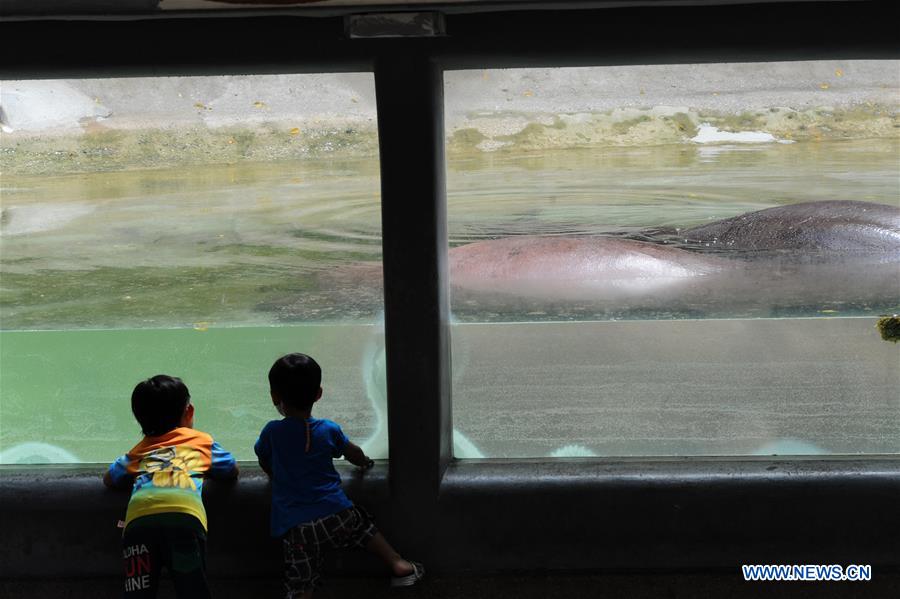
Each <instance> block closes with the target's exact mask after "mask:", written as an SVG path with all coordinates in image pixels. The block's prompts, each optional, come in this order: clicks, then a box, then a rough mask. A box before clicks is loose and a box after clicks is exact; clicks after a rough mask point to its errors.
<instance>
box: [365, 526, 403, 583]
mask: <svg viewBox="0 0 900 599" xmlns="http://www.w3.org/2000/svg"><path fill="white" fill-rule="evenodd" d="M366 551H369V552H371V553H374V554H375V555H377V556H378V557H380V558H381V561H383V562H384V563H385V564H387V566H388V567H389V568H390V569H391V572H393V573H394V576H408V575H410V574H412V573H413V567H412V564H411V563H409V562H408V561H406V560H405V559H403V558H402V557H400V554H399V553H397V552H396V551H395V550H394V548H393V547H391V545H390V543H388V542H387V539H385V538H384V535H383V534H381V533H380V532H379V533H376V534H375V536H374V537H372V540H371V541H369V544H368V545H366Z"/></svg>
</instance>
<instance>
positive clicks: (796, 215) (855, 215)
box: [677, 201, 900, 260]
mask: <svg viewBox="0 0 900 599" xmlns="http://www.w3.org/2000/svg"><path fill="white" fill-rule="evenodd" d="M677 235H678V238H679V240H683V241H684V243H687V244H698V245H700V246H706V247H710V248H721V249H729V250H743V251H778V250H793V251H799V252H809V251H817V252H829V253H832V252H839V253H849V254H852V253H858V252H866V253H869V252H871V253H882V252H884V253H885V254H886V255H885V256H884V257H886V258H890V259H892V260H896V259H900V208H897V207H895V206H888V205H885V204H874V203H871V202H856V201H823V202H803V203H799V204H790V205H787V206H777V207H775V208H767V209H765V210H758V211H756V212H748V213H746V214H741V215H739V216H735V217H733V218H727V219H724V220H719V221H716V222H713V223H710V224H707V225H701V226H698V227H692V228H689V229H684V230H679V231H678V233H677Z"/></svg>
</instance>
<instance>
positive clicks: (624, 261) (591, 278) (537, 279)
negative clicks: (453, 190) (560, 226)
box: [449, 235, 728, 301]
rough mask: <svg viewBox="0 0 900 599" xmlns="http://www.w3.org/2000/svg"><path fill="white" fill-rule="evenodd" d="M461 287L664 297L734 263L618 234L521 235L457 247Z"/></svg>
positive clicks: (564, 297)
mask: <svg viewBox="0 0 900 599" xmlns="http://www.w3.org/2000/svg"><path fill="white" fill-rule="evenodd" d="M449 267H450V285H451V287H452V289H454V290H456V291H466V292H474V293H477V294H494V295H511V296H516V297H523V298H532V299H545V300H553V301H602V300H620V299H625V298H634V297H640V296H645V297H654V298H660V297H661V296H663V295H668V294H669V292H671V291H675V290H682V291H684V290H688V289H690V288H691V287H692V286H695V285H696V283H697V281H698V280H699V279H700V278H702V277H705V276H708V275H711V274H714V273H717V272H720V271H722V270H723V269H725V268H727V267H728V264H727V262H725V261H723V260H720V259H719V258H716V257H714V256H704V255H701V254H697V253H693V252H689V251H686V250H682V249H679V248H676V247H672V246H665V245H658V244H654V243H648V242H643V241H634V240H630V239H623V238H617V237H605V236H585V237H562V236H559V237H542V236H527V235H522V236H516V237H505V238H501V239H492V240H486V241H478V242H475V243H470V244H466V245H462V246H458V247H455V248H452V249H451V250H450V253H449Z"/></svg>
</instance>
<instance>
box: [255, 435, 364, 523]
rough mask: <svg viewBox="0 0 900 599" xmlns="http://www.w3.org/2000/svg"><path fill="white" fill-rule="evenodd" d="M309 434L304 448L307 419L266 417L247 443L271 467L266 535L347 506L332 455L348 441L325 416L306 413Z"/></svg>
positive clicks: (339, 453) (260, 459)
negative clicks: (269, 523) (269, 519)
mask: <svg viewBox="0 0 900 599" xmlns="http://www.w3.org/2000/svg"><path fill="white" fill-rule="evenodd" d="M308 422H309V431H310V433H311V438H310V442H309V451H306V447H307V444H306V430H307V426H306V423H307V421H304V420H303V419H302V418H290V417H288V418H283V419H281V420H272V421H271V422H269V423H268V424H266V426H264V427H263V429H262V432H260V433H259V439H257V441H256V445H254V446H253V449H254V451H256V455H257V457H258V458H259V461H260V462H261V463H263V464H265V465H267V466H268V467H269V470H270V471H271V472H272V536H274V537H280V536H282V535H284V534H285V533H286V532H287V531H288V530H290V529H291V528H293V527H295V526H297V525H298V524H303V523H304V522H311V521H313V520H318V519H319V518H324V517H325V516H330V515H331V514H334V513H337V512H339V511H341V510H345V509H347V508H349V507H352V506H353V504H352V503H351V502H350V500H349V499H347V496H346V495H345V494H344V490H343V489H342V488H341V475H340V474H338V473H337V470H335V469H334V462H333V460H334V458H339V457H341V456H342V455H344V447H345V446H346V445H347V443H348V442H349V441H348V440H347V437H346V435H344V432H343V431H342V430H341V427H340V426H338V425H337V424H336V423H334V422H332V421H331V420H325V419H319V418H309V419H308Z"/></svg>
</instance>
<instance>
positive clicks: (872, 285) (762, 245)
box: [276, 201, 900, 317]
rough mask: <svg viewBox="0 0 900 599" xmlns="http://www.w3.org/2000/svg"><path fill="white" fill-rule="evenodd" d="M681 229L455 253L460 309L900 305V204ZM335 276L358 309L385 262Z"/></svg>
mask: <svg viewBox="0 0 900 599" xmlns="http://www.w3.org/2000/svg"><path fill="white" fill-rule="evenodd" d="M671 233H672V232H671V231H669V232H666V234H657V235H642V236H641V238H640V239H631V238H625V237H623V236H621V235H618V236H617V235H613V234H610V235H584V236H580V235H568V236H532V235H517V236H512V237H503V238H499V239H489V240H483V241H477V242H474V243H468V244H465V245H460V246H457V247H453V248H451V249H450V250H449V256H448V258H449V271H450V277H449V282H450V287H451V294H452V299H453V309H454V311H455V313H456V314H457V316H459V315H461V314H462V313H470V314H471V315H474V316H475V317H479V316H478V315H479V314H481V313H482V311H483V310H488V311H492V312H493V311H497V312H500V313H507V314H519V315H521V314H531V315H535V317H538V316H537V315H539V314H541V313H543V314H546V315H547V316H549V317H552V316H553V315H554V314H569V315H575V314H577V315H580V316H581V315H583V316H586V317H594V316H598V315H605V316H609V315H616V316H617V317H618V316H619V315H621V316H622V317H628V316H633V315H634V314H637V313H638V312H640V311H644V310H651V311H653V313H667V314H673V313H678V314H681V315H690V316H698V317H704V316H711V315H720V316H723V315H724V316H728V315H732V314H743V315H754V316H770V315H771V314H773V313H783V312H784V313H791V314H793V313H804V314H806V313H809V312H810V310H812V311H813V312H816V311H818V310H823V309H824V310H828V311H830V312H840V311H845V310H859V309H863V310H866V311H871V310H879V311H883V310H895V309H896V308H897V306H898V305H900V279H898V276H897V274H898V273H897V270H896V269H895V268H894V265H895V264H896V263H897V262H900V209H897V208H894V207H892V206H886V205H882V204H873V203H869V202H850V201H840V202H808V203H802V204H792V205H788V206H779V207H776V208H769V209H766V210H760V211H757V212H750V213H747V214H743V215H740V216H736V217H733V218H728V219H725V220H721V221H716V222H713V223H710V224H707V225H703V226H697V227H692V228H688V229H683V230H680V231H678V232H677V234H671ZM735 258H737V259H735ZM324 276H326V277H327V279H328V280H327V281H323V282H324V285H323V286H322V288H323V289H324V290H330V291H331V292H333V293H336V294H346V295H347V297H348V298H349V299H343V298H342V299H340V301H336V302H329V303H333V304H335V305H344V304H351V305H354V306H355V305H357V304H358V303H359V300H360V297H361V296H362V295H363V294H365V293H366V290H369V292H370V293H369V295H370V296H371V297H372V298H373V301H375V302H380V300H381V293H380V287H381V283H382V280H381V265H380V264H377V263H369V264H362V265H354V266H350V267H345V268H341V269H336V270H335V271H332V272H329V273H327V274H326V275H324ZM292 303H293V302H292ZM282 306H283V305H282ZM276 307H278V309H280V310H283V309H284V308H283V307H281V306H277V304H276ZM636 311H638V312H636ZM285 312H287V313H289V314H293V312H294V311H293V309H292V308H288V309H287V310H285Z"/></svg>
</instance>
